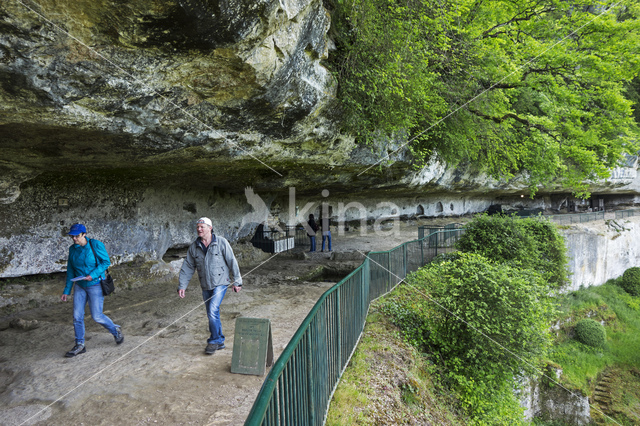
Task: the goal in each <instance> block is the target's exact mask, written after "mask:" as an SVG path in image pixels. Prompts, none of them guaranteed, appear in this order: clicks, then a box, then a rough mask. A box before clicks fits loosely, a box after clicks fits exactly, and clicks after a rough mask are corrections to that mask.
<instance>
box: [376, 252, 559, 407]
mask: <svg viewBox="0 0 640 426" xmlns="http://www.w3.org/2000/svg"><path fill="white" fill-rule="evenodd" d="M407 285H408V286H411V287H412V288H410V289H409V291H404V292H401V293H398V294H397V295H395V296H394V297H392V298H390V299H389V300H388V301H387V302H386V306H385V307H383V311H384V312H385V313H387V314H388V315H390V316H391V317H392V321H393V322H394V323H396V324H397V325H398V326H400V327H401V328H404V327H409V329H408V330H406V329H403V332H404V335H405V337H406V338H408V339H409V340H410V341H412V342H418V343H419V344H421V345H426V346H427V347H428V348H429V349H430V350H431V351H432V352H433V353H434V354H435V355H436V356H437V357H438V358H439V359H440V362H441V363H442V364H443V366H444V367H446V369H447V375H448V378H449V380H451V382H452V383H453V384H454V386H455V387H456V389H457V391H458V393H459V395H460V400H461V403H462V404H463V406H465V407H466V408H467V409H468V410H470V412H472V413H473V415H475V416H482V414H481V413H482V412H487V413H488V411H486V410H489V406H490V405H491V404H495V403H498V405H500V404H501V403H499V402H497V401H496V400H495V398H496V395H497V394H496V393H495V390H496V389H510V388H512V386H513V378H514V377H515V376H517V375H519V374H522V372H524V371H529V370H530V366H531V365H535V364H536V362H537V360H539V359H540V358H541V357H543V356H544V355H545V353H546V350H547V349H548V347H549V345H550V339H549V327H548V324H547V319H548V318H551V317H552V312H553V307H552V302H551V300H550V298H549V297H548V296H547V294H548V289H549V287H548V285H547V284H546V282H545V281H544V280H543V279H542V278H541V276H540V275H539V274H537V273H536V272H534V271H532V270H525V269H519V268H514V267H512V266H510V265H508V264H504V263H503V264H500V263H496V262H492V261H490V260H488V259H486V258H485V257H482V256H480V255H478V254H474V253H460V254H459V256H457V258H455V259H453V260H450V261H440V262H432V263H431V264H429V265H427V266H426V267H424V268H421V269H420V270H418V271H417V272H415V273H414V274H411V275H410V276H409V277H408V278H407ZM404 289H405V290H407V288H406V287H404ZM414 344H415V343H414ZM482 401H484V402H482ZM481 402H482V404H481ZM503 403H505V404H506V403H507V402H506V400H504V401H503ZM516 405H517V404H516ZM502 408H505V407H502Z"/></svg>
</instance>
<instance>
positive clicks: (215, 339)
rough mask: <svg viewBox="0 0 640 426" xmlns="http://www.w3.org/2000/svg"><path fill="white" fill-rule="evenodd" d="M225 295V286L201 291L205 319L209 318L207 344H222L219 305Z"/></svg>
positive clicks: (222, 335)
mask: <svg viewBox="0 0 640 426" xmlns="http://www.w3.org/2000/svg"><path fill="white" fill-rule="evenodd" d="M226 293H227V286H226V285H221V286H218V287H215V288H214V289H213V290H202V299H203V300H204V305H205V306H206V308H207V317H208V318H209V331H210V332H211V336H209V339H208V340H207V343H208V344H209V343H214V344H221V343H224V334H222V323H221V322H220V304H221V303H222V299H224V295H225V294H226Z"/></svg>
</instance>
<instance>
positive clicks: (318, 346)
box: [245, 229, 464, 426]
mask: <svg viewBox="0 0 640 426" xmlns="http://www.w3.org/2000/svg"><path fill="white" fill-rule="evenodd" d="M462 232H464V230H463V229H447V230H441V231H437V232H434V233H432V234H429V235H428V236H427V237H425V238H422V239H418V240H413V241H409V242H406V243H403V244H401V245H399V246H397V247H395V248H393V249H391V250H387V251H379V252H370V253H368V254H367V256H366V258H365V260H364V261H363V262H362V264H361V265H360V266H359V267H358V268H356V269H355V270H354V271H353V272H351V273H350V274H349V275H347V276H346V277H345V278H344V279H342V280H341V281H340V282H338V283H337V284H335V285H334V286H332V287H331V288H330V289H328V290H327V291H325V292H324V293H323V294H322V296H320V298H319V299H318V301H317V302H316V304H315V305H314V306H313V308H311V311H310V312H309V314H307V316H306V317H305V319H304V321H303V322H302V324H301V325H300V327H299V328H298V330H296V332H295V333H294V335H293V337H292V338H291V340H290V341H289V343H288V344H287V346H286V347H285V349H284V351H283V352H282V354H281V355H280V356H279V357H278V359H277V360H276V362H275V363H274V365H273V367H272V368H271V370H270V371H269V373H268V374H267V377H266V378H265V381H264V383H263V384H262V388H261V389H260V392H259V393H258V396H257V397H256V400H255V402H254V404H253V407H252V408H251V411H250V413H249V416H248V417H247V420H246V422H245V425H252V426H253V425H301V424H304V425H322V424H324V422H325V420H326V414H327V410H328V407H329V403H330V402H331V398H332V396H333V392H334V391H335V389H336V387H337V385H338V383H339V381H340V377H341V376H342V374H343V373H344V370H345V369H346V367H347V365H348V364H349V360H350V359H351V356H352V355H353V353H354V351H355V349H356V347H357V344H358V342H359V340H360V337H361V336H362V331H363V330H364V324H365V322H366V317H367V314H368V312H369V306H370V304H371V302H372V301H373V300H375V299H377V298H378V297H380V296H383V295H384V294H386V293H388V292H390V291H391V290H393V289H394V288H395V287H396V286H397V285H398V284H399V283H400V282H402V281H403V280H404V278H405V277H406V275H407V274H408V273H409V272H413V271H415V270H417V269H418V268H419V267H420V266H423V265H424V264H426V263H427V262H428V261H430V260H431V259H432V258H433V257H435V256H436V255H438V254H439V253H438V251H440V252H443V251H451V250H453V249H454V244H455V240H457V237H459V236H460V235H461V233H462Z"/></svg>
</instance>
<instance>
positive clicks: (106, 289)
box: [89, 239, 116, 296]
mask: <svg viewBox="0 0 640 426" xmlns="http://www.w3.org/2000/svg"><path fill="white" fill-rule="evenodd" d="M89 247H91V251H92V252H93V257H95V258H96V265H98V256H96V251H95V250H94V249H93V244H91V239H89ZM105 276H106V277H107V278H105V279H104V280H100V286H101V287H102V294H103V295H105V296H108V295H110V294H111V293H113V292H114V291H115V289H116V286H115V285H114V284H113V278H111V275H109V270H108V269H107V272H106V275H105Z"/></svg>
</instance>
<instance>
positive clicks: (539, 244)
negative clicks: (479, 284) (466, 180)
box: [456, 214, 568, 288]
mask: <svg viewBox="0 0 640 426" xmlns="http://www.w3.org/2000/svg"><path fill="white" fill-rule="evenodd" d="M456 246H457V248H458V249H459V250H461V251H463V252H472V253H478V254H481V255H482V256H484V257H486V258H488V259H491V260H494V261H496V262H507V263H510V264H512V265H517V266H520V267H523V268H529V269H533V270H534V271H537V272H538V273H540V274H541V275H542V276H543V278H544V279H545V280H547V281H548V282H549V284H550V285H551V286H553V287H556V288H559V287H562V286H563V285H564V284H566V283H567V282H568V271H567V256H566V252H567V249H566V246H565V243H564V238H563V237H562V235H560V233H559V232H558V230H557V228H556V225H555V224H554V223H552V222H549V221H547V220H544V219H541V218H518V217H517V216H505V215H491V216H489V215H487V214H482V215H478V216H476V217H475V218H474V220H472V221H471V222H469V223H467V224H466V225H465V233H464V234H463V235H462V236H461V237H460V240H459V241H458V243H457V245H456Z"/></svg>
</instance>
